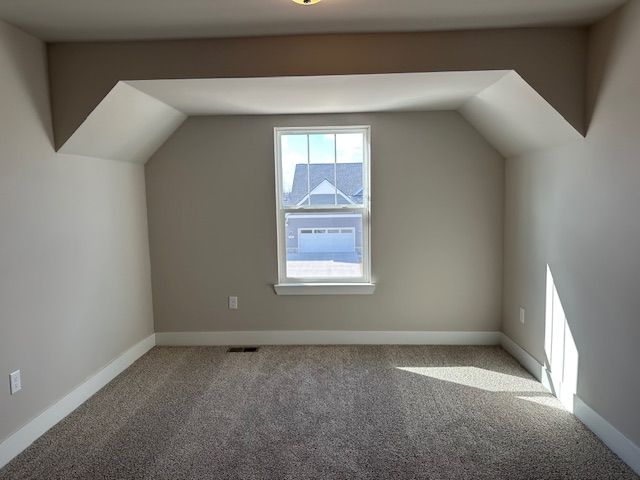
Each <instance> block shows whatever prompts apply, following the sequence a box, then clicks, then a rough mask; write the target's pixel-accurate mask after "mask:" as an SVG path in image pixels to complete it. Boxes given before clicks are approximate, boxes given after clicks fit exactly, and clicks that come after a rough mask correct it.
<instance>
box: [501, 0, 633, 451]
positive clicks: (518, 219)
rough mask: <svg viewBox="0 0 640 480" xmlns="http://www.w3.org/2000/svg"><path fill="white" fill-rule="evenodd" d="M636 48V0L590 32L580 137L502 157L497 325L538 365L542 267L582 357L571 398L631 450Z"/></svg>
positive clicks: (541, 347)
mask: <svg viewBox="0 0 640 480" xmlns="http://www.w3.org/2000/svg"><path fill="white" fill-rule="evenodd" d="M638 52H640V2H638V1H637V0H633V1H632V2H631V3H629V4H628V5H627V7H626V8H624V9H623V10H622V11H621V12H619V13H618V14H617V15H614V16H613V17H611V18H609V19H608V20H606V21H604V22H601V23H600V24H598V25H597V26H596V27H595V28H593V31H592V37H591V64H590V71H589V81H590V85H589V91H590V95H591V96H590V99H589V105H591V109H592V110H593V116H592V122H591V125H590V127H589V132H588V135H587V138H586V140H585V141H584V142H580V143H579V144H576V145H572V146H569V147H565V148H561V149H557V150H552V151H545V152H539V153H538V154H536V155H532V156H530V157H527V158H519V159H510V160H508V161H507V170H506V171H507V180H506V205H507V210H506V212H507V213H506V229H505V232H506V237H505V246H506V252H505V281H504V288H505V290H504V291H505V295H504V325H503V329H504V331H505V332H506V333H507V334H508V335H509V336H511V337H512V338H513V339H514V340H516V341H517V342H518V343H520V344H521V345H522V346H523V347H524V348H526V349H528V350H529V351H530V352H531V353H532V354H533V355H534V356H535V357H536V358H537V359H538V360H539V361H541V362H544V361H546V354H545V351H544V326H545V275H546V274H545V270H546V265H547V264H548V265H549V266H550V269H551V272H552V274H553V276H554V279H555V283H556V288H557V290H558V295H559V297H560V300H561V301H562V304H563V307H564V310H565V313H566V316H567V321H568V325H569V327H570V329H571V332H572V334H573V337H574V339H575V343H576V347H577V349H578V353H579V369H578V396H579V397H580V398H581V399H582V400H583V401H585V402H586V403H587V404H588V405H590V406H591V407H592V408H593V409H595V410H596V411H597V412H598V413H600V415H602V416H603V417H604V418H606V419H607V420H608V421H609V422H611V423H612V424H613V425H614V426H615V427H616V428H618V429H619V430H620V431H621V432H623V433H624V434H625V435H627V436H628V438H630V439H631V440H632V441H634V442H635V443H636V444H637V445H640V415H639V414H638V399H639V398H640V374H639V373H638V366H639V365H640V348H639V347H638V339H640V313H639V312H640V212H639V208H640V156H639V155H640V153H639V152H640V135H639V133H640V130H639V128H640V127H639V125H640V97H639V96H638V86H639V85H640V54H639V53H638ZM519 305H522V306H524V307H525V308H526V310H527V321H526V323H525V324H524V325H521V324H520V323H519V321H518V306H519Z"/></svg>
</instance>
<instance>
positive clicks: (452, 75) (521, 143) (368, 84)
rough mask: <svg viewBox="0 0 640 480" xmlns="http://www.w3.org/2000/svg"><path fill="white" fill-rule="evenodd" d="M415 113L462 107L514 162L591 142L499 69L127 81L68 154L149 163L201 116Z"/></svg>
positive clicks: (65, 150) (88, 122)
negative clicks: (189, 122) (515, 158)
mask: <svg viewBox="0 0 640 480" xmlns="http://www.w3.org/2000/svg"><path fill="white" fill-rule="evenodd" d="M414 110H419V111H427V110H455V111H458V112H459V113H460V114H461V115H462V116H463V117H464V118H466V119H467V121H468V122H469V123H470V124H471V125H473V126H474V127H475V128H476V129H477V130H478V132H480V134H481V135H483V136H484V137H485V139H486V140H487V141H488V142H489V143H490V144H491V145H493V146H494V147H495V148H496V150H498V151H499V152H500V153H501V154H502V155H503V156H505V157H512V156H517V155H522V154H524V153H527V152H531V151H534V150H537V149H541V148H549V147H551V146H557V145H562V144H565V143H568V142H572V141H578V140H580V139H581V138H582V137H581V135H580V134H579V133H578V132H577V131H576V130H575V129H574V128H573V127H572V126H571V125H570V124H569V123H568V122H567V121H566V120H565V119H564V118H563V117H562V115H560V114H559V113H558V112H557V111H556V110H555V109H554V108H553V107H552V106H551V105H550V104H549V103H548V102H547V101H546V100H544V99H543V98H542V97H541V96H540V95H539V94H538V93H537V92H536V91H535V90H534V89H533V88H531V86H529V85H528V84H527V83H526V82H525V81H524V80H523V79H522V77H520V76H519V75H518V74H517V73H515V72H514V71H505V70H499V71H483V72H473V71H470V72H441V73H397V74H380V75H343V76H318V77H313V76H310V77H270V78H236V79H233V78H229V79H224V78H216V79H181V80H140V81H127V82H122V81H121V82H118V83H117V84H116V86H115V87H114V88H113V89H112V90H111V91H110V92H109V94H108V95H107V96H106V97H105V98H104V99H103V100H102V102H100V104H99V105H98V106H97V107H96V108H95V110H93V112H91V114H89V116H88V117H87V118H86V119H85V121H84V122H83V123H82V124H81V125H80V127H78V129H77V130H76V131H75V132H74V133H73V135H71V137H70V138H69V139H68V140H67V141H66V142H65V144H64V145H63V146H62V147H61V148H60V150H59V151H60V152H61V153H67V154H71V155H83V156H88V157H98V158H109V159H114V160H121V161H127V162H134V163H145V162H147V160H148V159H149V158H150V157H151V156H152V155H153V153H154V152H155V151H156V150H157V149H158V148H159V147H160V146H161V145H162V144H163V143H164V142H165V141H166V140H167V139H168V138H169V137H170V136H171V135H172V134H173V132H175V131H176V130H177V129H178V128H179V127H180V125H181V124H182V123H183V122H184V121H185V120H186V119H187V118H188V117H189V116H192V115H240V114H264V115H273V114H305V113H306V114H321V113H354V112H398V111H414ZM114 119H117V121H114Z"/></svg>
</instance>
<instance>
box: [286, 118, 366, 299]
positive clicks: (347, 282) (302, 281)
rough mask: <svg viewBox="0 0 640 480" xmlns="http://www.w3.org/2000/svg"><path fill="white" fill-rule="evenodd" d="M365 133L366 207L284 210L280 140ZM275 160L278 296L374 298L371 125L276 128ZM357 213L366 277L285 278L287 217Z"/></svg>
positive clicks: (293, 208)
mask: <svg viewBox="0 0 640 480" xmlns="http://www.w3.org/2000/svg"><path fill="white" fill-rule="evenodd" d="M295 132H299V133H301V134H302V133H307V132H309V133H314V134H322V133H363V134H364V138H365V142H364V143H365V145H364V158H363V180H362V181H363V188H364V189H365V192H366V196H365V197H363V207H354V206H351V205H339V206H337V207H336V208H327V207H326V206H324V207H320V208H315V207H313V206H312V205H309V206H306V205H305V206H297V207H284V206H283V205H282V192H281V188H282V166H281V158H280V155H281V151H280V144H281V142H280V136H281V135H283V134H291V133H295ZM274 157H275V171H276V178H275V184H276V185H275V187H276V188H275V190H276V221H277V242H278V283H277V284H276V285H274V289H275V291H276V293H277V294H278V295H344V294H347V295H352V294H372V293H373V292H374V289H375V285H374V283H373V282H372V274H371V179H370V172H371V127H370V126H368V125H357V126H340V127H276V128H274ZM353 210H356V211H357V213H354V214H357V215H359V214H360V213H361V214H362V252H363V257H362V262H363V275H362V276H361V277H353V278H335V277H332V278H288V277H287V276H286V271H287V270H286V244H287V237H286V232H285V229H284V225H285V214H287V213H291V212H294V213H297V212H308V213H309V214H312V213H319V214H322V213H327V214H330V213H334V212H335V213H340V212H344V213H347V212H349V211H353Z"/></svg>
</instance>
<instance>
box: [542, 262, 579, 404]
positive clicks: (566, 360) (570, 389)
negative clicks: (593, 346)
mask: <svg viewBox="0 0 640 480" xmlns="http://www.w3.org/2000/svg"><path fill="white" fill-rule="evenodd" d="M544 352H545V367H546V369H547V372H548V378H547V381H548V382H547V383H548V384H549V385H550V386H551V388H552V390H553V393H554V394H555V395H556V396H557V397H558V399H560V401H561V402H562V404H563V405H564V406H565V408H566V409H567V410H569V411H570V412H573V397H574V395H575V394H576V392H577V389H578V361H579V355H578V349H577V347H576V343H575V340H574V339H573V334H572V332H571V328H570V327H569V322H568V321H567V315H566V313H565V309H564V307H563V306H562V301H561V299H560V295H559V294H558V289H557V288H556V283H555V280H554V279H553V274H552V273H551V267H549V265H547V279H546V300H545V322H544Z"/></svg>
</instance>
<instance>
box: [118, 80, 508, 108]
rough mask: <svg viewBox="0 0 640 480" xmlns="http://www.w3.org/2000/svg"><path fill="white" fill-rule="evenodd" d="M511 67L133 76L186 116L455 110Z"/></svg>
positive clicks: (138, 85) (138, 84)
mask: <svg viewBox="0 0 640 480" xmlns="http://www.w3.org/2000/svg"><path fill="white" fill-rule="evenodd" d="M507 73H508V71H506V70H498V71H495V70H494V71H483V72H435V73H401V74H377V75H326V76H315V77H272V78H208V79H185V80H134V81H127V82H126V83H128V84H129V85H131V86H132V87H134V88H136V89H138V90H140V91H141V92H144V93H146V94H148V95H150V96H152V97H154V98H156V99H158V100H160V101H161V102H164V103H166V104H167V105H170V106H172V107H173V108H175V109H177V110H179V111H181V112H183V113H184V114H186V115H278V114H304V113H352V112H392V111H396V112H397V111H416V110H418V111H419V110H456V109H458V108H459V107H460V106H462V104H463V103H464V102H465V101H466V100H468V99H469V98H470V97H473V96H475V95H476V94H478V93H479V92H481V91H482V90H484V89H485V88H487V87H488V86H490V85H492V84H494V83H495V82H496V81H498V80H499V79H500V78H502V77H503V76H504V75H506V74H507Z"/></svg>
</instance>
